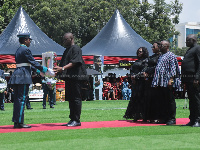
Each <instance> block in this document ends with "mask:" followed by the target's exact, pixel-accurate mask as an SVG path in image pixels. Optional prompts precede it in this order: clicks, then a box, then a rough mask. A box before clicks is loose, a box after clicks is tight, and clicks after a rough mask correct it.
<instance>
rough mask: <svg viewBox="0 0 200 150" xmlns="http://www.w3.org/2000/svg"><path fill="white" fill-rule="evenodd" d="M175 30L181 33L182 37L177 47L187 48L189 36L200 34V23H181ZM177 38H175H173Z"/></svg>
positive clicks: (179, 37) (179, 38) (180, 36)
mask: <svg viewBox="0 0 200 150" xmlns="http://www.w3.org/2000/svg"><path fill="white" fill-rule="evenodd" d="M175 29H176V30H177V31H179V32H180V35H179V36H178V37H177V38H178V41H177V44H178V45H177V46H178V47H179V48H182V47H186V44H185V42H186V37H187V35H189V34H197V33H199V32H200V22H185V23H180V24H177V25H176V26H175ZM173 38H175V37H173Z"/></svg>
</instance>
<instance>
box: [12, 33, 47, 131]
mask: <svg viewBox="0 0 200 150" xmlns="http://www.w3.org/2000/svg"><path fill="white" fill-rule="evenodd" d="M17 37H19V43H20V47H19V48H18V49H17V51H16V53H15V61H16V67H17V68H16V69H15V71H14V72H13V74H12V76H11V78H10V81H9V84H11V85H12V87H13V89H14V92H15V94H14V109H13V118H12V121H13V122H14V128H31V126H29V125H26V124H24V108H25V104H26V101H27V98H28V91H29V85H30V84H32V76H31V65H32V66H34V67H35V68H37V69H38V71H42V72H43V73H45V72H46V71H47V70H48V69H47V67H44V66H41V65H40V64H39V63H38V62H36V61H35V59H34V58H33V56H32V53H31V51H30V50H29V49H28V47H29V46H30V43H31V40H32V39H31V38H30V33H23V34H18V35H17Z"/></svg>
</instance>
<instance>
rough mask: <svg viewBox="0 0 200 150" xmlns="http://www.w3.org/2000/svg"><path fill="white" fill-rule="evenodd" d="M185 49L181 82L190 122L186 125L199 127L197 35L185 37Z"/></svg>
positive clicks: (199, 96)
mask: <svg viewBox="0 0 200 150" xmlns="http://www.w3.org/2000/svg"><path fill="white" fill-rule="evenodd" d="M186 46H187V47H189V49H188V50H187V52H186V54H185V56H184V59H183V61H182V66H181V68H182V69H181V72H182V73H181V74H182V82H183V84H184V87H186V90H187V93H188V98H189V106H190V116H189V119H190V122H189V123H187V124H186V126H192V127H200V85H199V80H200V46H199V45H197V37H196V35H194V34H190V35H188V36H187V38H186Z"/></svg>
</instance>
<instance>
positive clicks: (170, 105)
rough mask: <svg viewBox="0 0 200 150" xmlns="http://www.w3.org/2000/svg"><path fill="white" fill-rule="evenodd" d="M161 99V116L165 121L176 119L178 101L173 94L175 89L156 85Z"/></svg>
mask: <svg viewBox="0 0 200 150" xmlns="http://www.w3.org/2000/svg"><path fill="white" fill-rule="evenodd" d="M156 91H157V92H158V93H159V99H160V101H161V103H160V107H159V112H160V114H159V118H162V119H163V120H164V121H169V120H175V117H176V102H175V98H174V94H173V89H170V88H168V87H156Z"/></svg>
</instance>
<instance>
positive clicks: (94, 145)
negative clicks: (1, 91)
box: [0, 99, 200, 150]
mask: <svg viewBox="0 0 200 150" xmlns="http://www.w3.org/2000/svg"><path fill="white" fill-rule="evenodd" d="M184 102H185V100H183V99H182V100H181V99H178V100H176V103H177V115H176V117H177V118H187V117H188V115H189V110H188V109H183V106H184ZM127 105H128V101H121V100H119V101H84V102H83V108H82V115H81V121H82V122H89V121H109V120H122V119H123V118H122V116H123V115H124V112H125V110H126V107H127ZM31 106H32V107H33V108H34V109H33V110H25V123H26V124H38V123H66V122H68V121H69V119H68V115H69V108H68V102H63V103H60V102H57V105H55V109H50V108H47V109H46V110H43V109H42V103H41V102H31ZM5 110H6V111H1V112H0V113H1V121H0V125H13V123H12V122H11V119H12V111H13V104H10V103H6V104H5ZM199 137H200V128H192V127H183V126H179V125H176V126H137V127H122V128H98V129H76V130H53V131H38V132H24V133H23V132H18V133H2V134H0V150H2V149H5V150H13V149H20V150H22V149H26V150H29V149H30V150H31V149H34V150H36V149H37V150H38V149H41V150H43V149H52V150H53V149H57V150H58V149H59V150H60V149H61V150H68V149H72V150H79V149H80V150H105V149H106V150H108V149H109V150H110V149H111V150H112V149H113V150H114V149H115V150H118V149H120V150H124V149H130V150H132V149H133V150H135V149H139V150H140V149H192V150H194V149H200V142H199Z"/></svg>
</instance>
